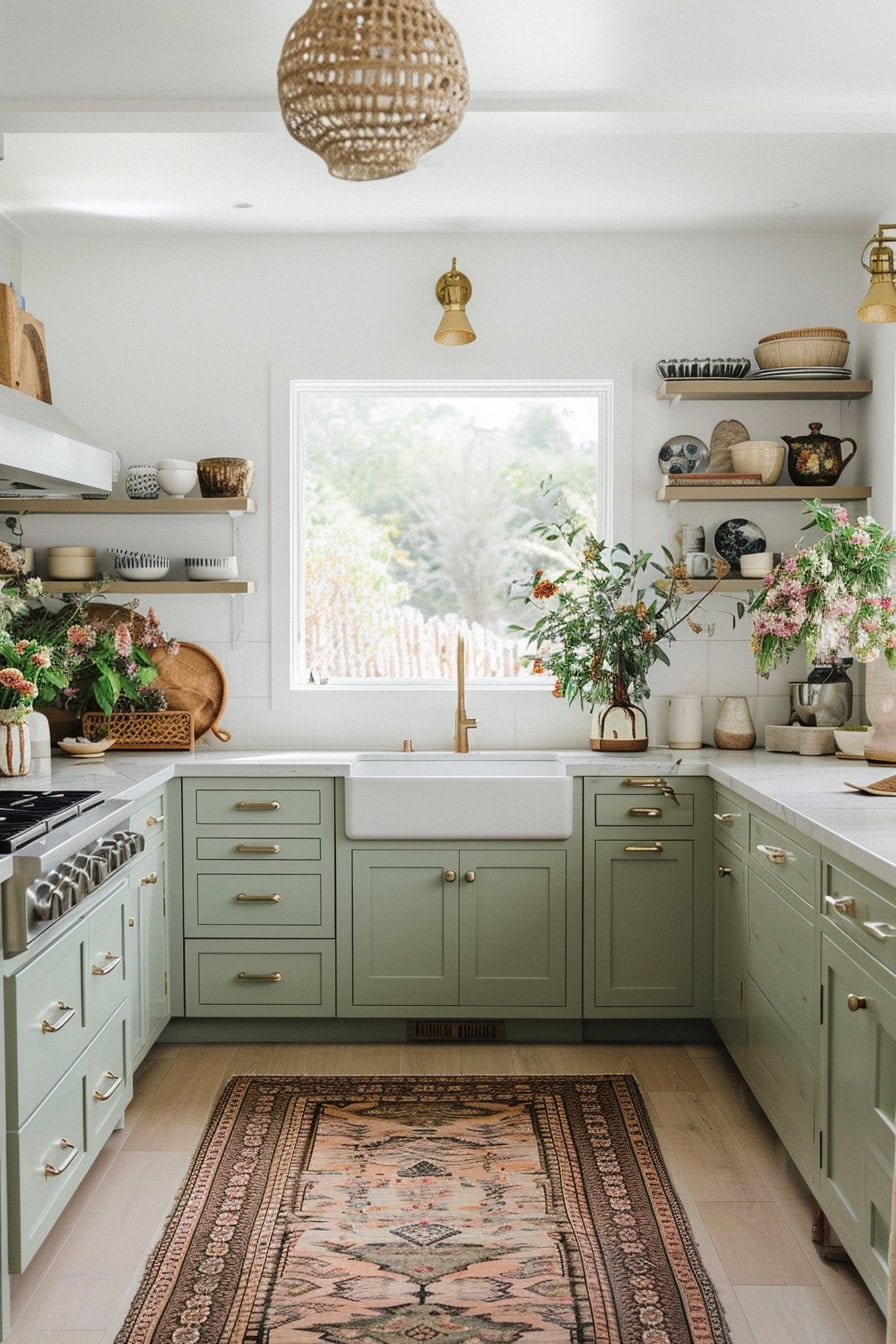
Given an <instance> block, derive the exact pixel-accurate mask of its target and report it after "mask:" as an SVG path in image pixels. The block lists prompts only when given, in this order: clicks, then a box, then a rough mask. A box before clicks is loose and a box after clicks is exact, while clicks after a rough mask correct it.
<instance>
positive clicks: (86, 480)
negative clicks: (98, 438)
mask: <svg viewBox="0 0 896 1344" xmlns="http://www.w3.org/2000/svg"><path fill="white" fill-rule="evenodd" d="M112 468H113V456H112V453H111V452H109V450H108V449H106V448H97V447H96V445H95V444H92V443H90V442H89V439H88V437H87V435H86V434H85V432H84V430H83V429H79V427H78V426H77V425H76V424H75V423H74V421H72V420H69V418H68V416H67V415H63V414H62V412H61V411H59V410H57V409H56V407H55V406H49V405H47V403H46V402H44V401H38V400H37V398H36V397H29V396H26V395H25V393H24V392H17V391H16V390H15V388H12V387H6V386H4V385H3V384H0V495H9V494H21V495H28V494H33V495H41V494H47V495H79V494H83V493H90V494H108V493H109V491H110V490H111V489H112Z"/></svg>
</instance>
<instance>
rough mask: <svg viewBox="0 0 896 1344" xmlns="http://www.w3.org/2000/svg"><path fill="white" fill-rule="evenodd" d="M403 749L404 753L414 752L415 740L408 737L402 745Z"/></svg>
mask: <svg viewBox="0 0 896 1344" xmlns="http://www.w3.org/2000/svg"><path fill="white" fill-rule="evenodd" d="M401 749H402V751H413V750H414V742H413V739H412V738H410V737H406V738H405V739H404V741H403V742H402V744H401Z"/></svg>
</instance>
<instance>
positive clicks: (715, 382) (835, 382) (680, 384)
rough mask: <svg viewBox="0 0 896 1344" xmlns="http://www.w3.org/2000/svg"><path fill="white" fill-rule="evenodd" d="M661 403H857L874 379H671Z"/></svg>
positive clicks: (660, 389) (661, 388) (663, 385)
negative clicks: (679, 399)
mask: <svg viewBox="0 0 896 1344" xmlns="http://www.w3.org/2000/svg"><path fill="white" fill-rule="evenodd" d="M656 395H657V397H658V398H659V400H660V401H675V400H676V399H677V398H681V400H682V401H775V400H777V401H853V400H855V398H856V397H867V396H870V395H871V379H870V378H781V379H779V380H775V379H771V378H667V379H666V380H665V382H662V383H660V385H659V387H658V389H657V394H656Z"/></svg>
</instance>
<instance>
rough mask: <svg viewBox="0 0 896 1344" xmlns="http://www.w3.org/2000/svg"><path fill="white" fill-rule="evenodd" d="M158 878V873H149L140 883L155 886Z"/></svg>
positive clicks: (145, 885)
mask: <svg viewBox="0 0 896 1344" xmlns="http://www.w3.org/2000/svg"><path fill="white" fill-rule="evenodd" d="M158 880H159V875H158V873H147V874H146V876H145V877H141V879H140V885H141V887H154V886H155V884H156V883H157V882H158Z"/></svg>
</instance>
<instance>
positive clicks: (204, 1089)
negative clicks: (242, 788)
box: [10, 1045, 884, 1344]
mask: <svg viewBox="0 0 896 1344" xmlns="http://www.w3.org/2000/svg"><path fill="white" fill-rule="evenodd" d="M237 1073H287V1074H288V1073H306V1074H315V1073H319V1074H336V1073H347V1074H413V1073H446V1074H472V1073H484V1074H487V1073H515V1074H526V1073H633V1074H634V1075H635V1076H636V1078H637V1079H638V1082H639V1084H640V1086H641V1089H642V1092H643V1093H644V1095H645V1097H646V1099H647V1104H648V1106H649V1108H650V1113H651V1117H652V1120H653V1123H654V1126H655V1128H656V1132H657V1135H658V1138H659V1141H660V1146H661V1148H662V1151H663V1154H664V1157H665V1159H666V1163H667V1166H668V1168H669V1170H670V1173H671V1175H672V1179H673V1181H674V1183H675V1185H676V1188H677V1190H678V1193H679V1195H680V1196H681V1198H682V1200H683V1201H684V1204H685V1206H686V1208H687V1211H688V1215H689V1217H690V1219H691V1223H692V1227H693V1229H694V1232H695V1235H696V1237H697V1240H698V1243H699V1245H700V1249H701V1253H702V1255H703V1259H704V1263H705V1264H706V1266H707V1269H708V1270H709V1272H710V1274H711V1276H712V1278H713V1280H714V1282H715V1285H716V1287H717V1289H718V1291H719V1294H720V1296H721V1298H722V1300H723V1302H724V1305H725V1311H726V1313H727V1317H728V1322H729V1325H730V1328H731V1334H732V1339H733V1341H734V1344H882V1342H883V1339H884V1320H883V1317H882V1315H881V1313H880V1312H879V1311H878V1309H877V1307H876V1306H875V1304H874V1302H873V1300H872V1299H871V1297H870V1296H869V1294H868V1293H867V1291H866V1289H865V1288H864V1286H863V1284H862V1283H861V1281H860V1279H859V1278H858V1276H857V1275H856V1274H855V1272H854V1271H853V1270H852V1268H851V1266H849V1265H848V1264H831V1263H827V1262H824V1261H822V1260H821V1259H819V1257H818V1256H817V1255H816V1253H815V1250H814V1248H813V1246H812V1243H811V1240H810V1227H811V1222H812V1216H813V1211H814V1209H813V1203H812V1200H811V1198H810V1197H809V1196H808V1195H807V1193H806V1192H805V1188H804V1187H803V1185H802V1182H801V1181H800V1179H799V1177H798V1176H797V1175H796V1173H795V1172H794V1171H793V1168H792V1167H791V1166H790V1164H789V1163H788V1161H787V1158H786V1156H785V1154H784V1152H783V1150H782V1148H781V1146H780V1144H779V1143H778V1141H777V1140H776V1138H775V1136H774V1134H773V1133H772V1131H771V1129H770V1128H769V1126H768V1124H767V1123H766V1121H765V1119H764V1117H763V1115H762V1113H761V1112H760V1110H759V1109H758V1107H757V1106H756V1104H755V1102H754V1101H753V1099H752V1097H751V1095H750V1093H749V1092H748V1090H747V1089H746V1087H745V1086H744V1084H743V1083H742V1082H741V1081H740V1078H739V1075H738V1074H737V1071H736V1070H735V1069H734V1067H733V1066H732V1065H731V1063H730V1061H729V1060H728V1058H727V1055H726V1054H725V1052H724V1051H723V1050H721V1049H720V1048H716V1047H715V1046H712V1045H696V1046H679V1045H656V1046H649V1045H645V1046H627V1045H576V1046H543V1045H542V1046H536V1045H532V1046H526V1045H519V1046H517V1045H464V1046H456V1047H455V1046H450V1045H443V1046H439V1045H435V1046H416V1045H414V1046H408V1045H355V1046H323V1045H313V1046H302V1045H252V1046H250V1045H212V1046H204V1045H163V1046H157V1047H156V1048H155V1049H154V1050H153V1051H152V1052H151V1054H150V1055H149V1057H148V1058H147V1061H146V1063H145V1064H144V1066H143V1068H142V1069H141V1071H140V1073H139V1075H138V1079H137V1088H136V1096H135V1098H134V1101H133V1103H132V1105H131V1106H130V1107H129V1108H128V1111H127V1117H126V1125H125V1128H124V1129H123V1130H122V1131H120V1132H118V1133H116V1134H115V1135H113V1137H112V1139H111V1140H110V1142H109V1143H108V1144H107V1146H106V1148H105V1149H104V1150H103V1152H102V1154H101V1155H100V1157H99V1159H98V1160H97V1162H96V1164H95V1166H94V1168H93V1170H92V1171H91V1172H90V1174H89V1176H88V1177H87V1178H86V1180H85V1182H84V1184H83V1185H82V1187H81V1189H80V1190H79V1191H78V1193H77V1194H76V1196H75V1199H74V1201H73V1203H72V1204H71V1205H70V1206H69V1208H68V1209H67V1210H66V1212H65V1213H64V1214H63V1216H62V1218H61V1220H60V1222H59V1223H58V1224H57V1226H56V1227H55V1228H54V1230H53V1232H52V1234H51V1235H50V1237H49V1239H48V1240H47V1242H45V1244H44V1246H43V1247H42V1248H41V1250H40V1252H39V1253H38V1255H37V1256H36V1258H35V1260H34V1261H33V1262H32V1264H31V1265H30V1266H29V1267H28V1269H27V1271H26V1272H25V1274H23V1275H21V1276H20V1277H18V1278H17V1279H15V1280H14V1281H13V1330H12V1335H11V1337H10V1339H11V1344H110V1342H111V1340H112V1339H113V1338H114V1336H115V1333H116V1331H117V1329H118V1327H119V1325H120V1324H121V1321H122V1320H123V1318H124V1315H125V1313H126V1310H127V1307H128V1304H129V1302H130V1300H131V1298H132V1296H133V1294H134V1292H135V1291H136V1288H137V1285H138V1283H139V1281H140V1276H141V1273H142V1269H143V1265H144V1263H145V1260H146V1258H147V1256H148V1255H149V1253H150V1251H151V1250H152V1248H153V1246H154V1245H155V1243H156V1241H157V1240H158V1238H159V1236H160V1235H161V1230H162V1225H163V1222H164V1219H165V1216H166V1214H167V1213H168V1211H169V1210H170V1208H171V1206H172V1204H173V1202H174V1198H175V1195H176V1192H177V1190H178V1187H179V1185H180V1183H181V1181H182V1179H183V1177H184V1174H185V1172H186V1169H187V1166H188V1164H189V1160H190V1157H191V1155H192V1152H193V1149H194V1147H195V1145H196V1144H197V1142H198V1140H199V1137H200V1135H201V1133H202V1130H203V1127H204V1125H205V1123H206V1121H207V1118H208V1115H209V1112H210V1111H211V1108H212V1105H213V1103H214V1101H215V1099H216V1097H217V1095H218V1092H219V1091H220V1089H221V1087H222V1086H223V1084H224V1082H225V1081H226V1080H227V1079H228V1078H229V1077H230V1076H231V1075H232V1074H237Z"/></svg>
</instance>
